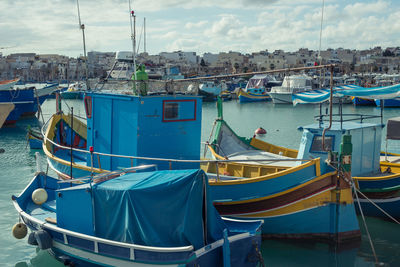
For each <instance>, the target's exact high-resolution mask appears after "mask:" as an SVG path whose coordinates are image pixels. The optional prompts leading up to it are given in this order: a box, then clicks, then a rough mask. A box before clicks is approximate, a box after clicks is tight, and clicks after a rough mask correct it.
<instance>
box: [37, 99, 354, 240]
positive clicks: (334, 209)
mask: <svg viewBox="0 0 400 267" xmlns="http://www.w3.org/2000/svg"><path fill="white" fill-rule="evenodd" d="M84 102H85V107H86V112H87V118H88V119H87V127H86V125H85V124H84V123H82V122H80V121H79V120H78V119H76V118H74V119H72V120H71V117H70V116H67V115H63V114H57V115H54V116H53V118H52V119H51V120H50V122H49V124H48V127H47V130H46V133H45V134H44V136H45V142H44V146H43V149H44V151H45V153H46V155H47V157H48V161H49V163H50V166H51V167H52V168H53V169H54V170H56V172H57V173H58V174H59V176H60V177H62V178H64V179H68V178H70V177H74V178H77V177H82V176H88V175H90V172H91V171H93V172H95V173H99V172H107V171H113V170H118V169H119V168H128V167H131V166H139V165H142V164H157V166H158V168H159V169H185V168H188V166H190V168H196V167H197V168H198V167H199V166H200V164H199V163H200V162H203V163H204V164H205V165H206V164H207V161H200V147H199V144H200V132H201V128H200V127H201V100H200V98H199V97H193V96H169V95H166V96H140V97H138V96H128V95H111V94H99V93H90V94H88V95H87V97H86V98H85V101H84ZM111 114H113V115H112V117H111ZM127 114H129V116H128V115H127ZM71 121H72V123H71ZM108 124H110V125H108ZM71 126H72V127H71ZM71 128H72V129H73V130H72V131H71ZM71 133H72V134H71ZM117 136H120V137H119V138H117ZM165 140H168V142H166V141H165ZM71 144H72V146H71ZM88 146H93V148H94V149H93V150H94V152H93V153H92V154H91V153H90V152H89V151H88V149H87V147H88ZM71 147H72V149H71ZM160 147H162V149H160ZM74 148H76V149H74ZM78 148H80V149H78ZM71 152H72V157H71ZM110 154H114V155H110ZM163 158H164V159H163ZM71 159H72V160H71ZM212 161H213V160H212ZM71 162H72V163H71ZM302 162H303V161H302V160H297V159H296V160H293V159H291V162H289V163H290V164H291V165H292V168H290V167H288V166H278V167H277V166H273V167H272V168H269V167H265V168H260V169H258V170H256V171H255V172H258V173H260V175H261V176H263V177H261V178H253V177H249V176H246V175H242V178H237V177H234V176H230V175H228V174H225V175H223V174H221V175H219V174H218V175H217V174H216V173H215V174H212V172H215V171H214V170H213V168H214V169H215V168H216V166H219V165H215V164H213V163H210V164H208V165H207V166H205V165H203V168H204V169H205V170H206V171H207V172H209V173H208V175H210V177H209V184H210V196H211V197H212V199H213V200H214V205H215V206H216V207H217V209H218V210H219V211H220V212H222V214H225V215H227V216H231V217H234V218H235V219H236V217H241V218H244V219H246V220H252V219H251V218H252V217H254V219H256V218H264V217H265V218H267V217H268V216H260V213H261V212H264V213H268V215H269V217H270V219H271V220H270V221H269V223H268V226H265V227H263V229H262V231H263V236H264V237H289V238H317V239H324V240H329V241H336V242H345V241H349V240H354V239H359V238H360V231H359V227H358V222H357V218H356V215H355V211H354V206H353V200H352V196H351V189H350V188H349V186H348V185H347V184H346V183H344V182H343V181H342V180H341V179H339V178H338V176H337V173H336V170H335V169H333V168H331V169H329V168H326V169H324V170H323V171H321V162H320V161H319V159H315V160H306V161H305V162H304V163H302ZM286 163H287V164H289V163H288V161H286ZM221 164H225V163H221ZM229 164H234V163H229ZM297 164H298V166H297ZM213 166H214V167H213ZM71 170H72V171H71ZM247 170H249V171H250V173H251V172H252V171H254V170H250V169H247ZM71 172H72V175H71ZM282 181H285V182H282ZM338 181H341V182H340V183H339V184H340V186H339V187H338ZM337 189H339V191H336V190H337ZM333 192H335V194H334V193H333ZM336 192H338V194H336ZM233 210H236V211H237V212H238V213H237V214H235V213H233ZM239 213H240V214H239ZM310 218H313V220H311V219H310ZM316 218H318V219H316ZM295 221H296V222H297V223H293V222H295ZM336 222H337V223H336Z"/></svg>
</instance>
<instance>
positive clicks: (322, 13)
mask: <svg viewBox="0 0 400 267" xmlns="http://www.w3.org/2000/svg"><path fill="white" fill-rule="evenodd" d="M324 7H325V0H322V10H321V28H320V30H319V49H318V60H319V65H322V58H321V40H322V23H323V21H324ZM321 75H322V69H320V70H319V87H320V88H321ZM324 81H325V72H324Z"/></svg>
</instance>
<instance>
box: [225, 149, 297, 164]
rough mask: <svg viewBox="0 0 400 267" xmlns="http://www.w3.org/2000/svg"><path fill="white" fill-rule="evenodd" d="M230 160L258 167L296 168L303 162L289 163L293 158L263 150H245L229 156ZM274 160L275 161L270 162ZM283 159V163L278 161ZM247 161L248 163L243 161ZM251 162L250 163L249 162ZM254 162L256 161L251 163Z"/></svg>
mask: <svg viewBox="0 0 400 267" xmlns="http://www.w3.org/2000/svg"><path fill="white" fill-rule="evenodd" d="M228 158H229V159H230V160H234V161H237V162H240V163H246V164H258V165H273V166H281V167H294V166H298V165H299V164H301V161H287V160H289V159H290V160H293V158H290V157H286V156H282V155H278V154H274V153H270V152H266V151H261V150H245V151H240V152H237V153H233V154H231V155H229V156H228ZM270 159H273V160H270ZM279 159H281V160H282V161H276V160H279ZM242 160H246V161H242ZM249 160H250V161H249ZM251 160H254V161H251Z"/></svg>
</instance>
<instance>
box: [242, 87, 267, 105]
mask: <svg viewBox="0 0 400 267" xmlns="http://www.w3.org/2000/svg"><path fill="white" fill-rule="evenodd" d="M238 99H239V102H240V103H246V102H259V101H269V100H271V97H270V96H269V95H268V94H267V93H265V91H264V90H263V89H258V88H250V89H247V90H246V91H245V90H243V89H241V88H239V90H238Z"/></svg>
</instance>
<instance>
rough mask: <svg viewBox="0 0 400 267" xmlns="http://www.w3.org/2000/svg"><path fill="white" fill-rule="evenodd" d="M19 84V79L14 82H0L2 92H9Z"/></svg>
mask: <svg viewBox="0 0 400 267" xmlns="http://www.w3.org/2000/svg"><path fill="white" fill-rule="evenodd" d="M18 82H19V78H16V79H14V80H4V81H0V90H9V89H11V88H12V87H13V86H14V85H15V84H17V83H18Z"/></svg>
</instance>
